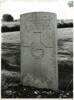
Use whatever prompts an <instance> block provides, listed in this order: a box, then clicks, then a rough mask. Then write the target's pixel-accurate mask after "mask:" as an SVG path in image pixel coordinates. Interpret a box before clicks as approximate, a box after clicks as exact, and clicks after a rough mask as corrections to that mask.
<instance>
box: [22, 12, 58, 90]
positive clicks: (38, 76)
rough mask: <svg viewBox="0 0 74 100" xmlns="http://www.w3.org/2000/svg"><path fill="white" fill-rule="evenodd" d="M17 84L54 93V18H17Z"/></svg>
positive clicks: (46, 15) (38, 14) (43, 15)
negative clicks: (18, 33) (18, 75)
mask: <svg viewBox="0 0 74 100" xmlns="http://www.w3.org/2000/svg"><path fill="white" fill-rule="evenodd" d="M20 27H21V28H20V30H21V80H22V82H23V84H24V85H25V86H34V87H38V88H48V89H54V90H57V89H58V67H57V56H56V55H57V53H56V42H57V41H56V34H57V23H56V14H55V13H49V12H32V13H27V14H23V15H21V19H20Z"/></svg>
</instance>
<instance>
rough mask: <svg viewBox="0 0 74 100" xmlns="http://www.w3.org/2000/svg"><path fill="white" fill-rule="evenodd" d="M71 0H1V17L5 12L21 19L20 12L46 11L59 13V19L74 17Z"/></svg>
mask: <svg viewBox="0 0 74 100" xmlns="http://www.w3.org/2000/svg"><path fill="white" fill-rule="evenodd" d="M68 1H70V0H0V18H2V15H3V14H6V13H7V14H11V15H12V16H13V17H14V19H19V18H20V14H24V13H27V12H36V11H46V12H54V13H56V14H57V19H73V18H74V11H73V9H74V8H73V7H69V6H68Z"/></svg>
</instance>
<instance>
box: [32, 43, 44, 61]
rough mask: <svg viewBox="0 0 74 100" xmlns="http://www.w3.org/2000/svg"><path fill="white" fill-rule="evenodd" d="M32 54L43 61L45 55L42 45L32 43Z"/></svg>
mask: <svg viewBox="0 0 74 100" xmlns="http://www.w3.org/2000/svg"><path fill="white" fill-rule="evenodd" d="M31 54H32V56H34V57H35V58H38V59H41V58H42V57H43V55H44V49H43V46H42V45H41V44H40V43H32V44H31Z"/></svg>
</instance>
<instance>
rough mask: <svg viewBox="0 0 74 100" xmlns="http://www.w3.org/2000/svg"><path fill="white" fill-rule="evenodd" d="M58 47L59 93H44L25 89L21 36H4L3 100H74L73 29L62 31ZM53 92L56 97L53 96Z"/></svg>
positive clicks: (15, 34) (29, 88)
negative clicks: (56, 99) (22, 76)
mask: <svg viewBox="0 0 74 100" xmlns="http://www.w3.org/2000/svg"><path fill="white" fill-rule="evenodd" d="M57 44H58V51H57V54H58V72H59V90H58V91H59V92H57V91H52V90H41V89H37V88H34V87H23V86H22V85H21V82H20V32H19V31H18V32H6V33H3V34H2V71H1V72H2V76H1V77H2V97H3V98H5V97H7V98H9V97H10V98H22V97H24V98H31V97H35V98H36V97H37V98H57V97H59V98H60V97H61V98H72V90H73V87H72V86H73V83H72V80H73V29H72V28H59V29H58V34H57ZM19 89H20V90H19ZM22 91H23V92H22ZM44 91H45V92H44ZM50 91H51V92H52V93H50ZM32 92H33V93H32ZM23 93H25V94H23ZM52 94H53V95H52Z"/></svg>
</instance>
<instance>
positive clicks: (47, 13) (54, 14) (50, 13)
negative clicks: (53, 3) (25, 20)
mask: <svg viewBox="0 0 74 100" xmlns="http://www.w3.org/2000/svg"><path fill="white" fill-rule="evenodd" d="M28 14H46V15H53V16H57V14H56V13H53V12H43V11H42V12H28V13H24V14H21V15H20V16H24V15H28Z"/></svg>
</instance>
